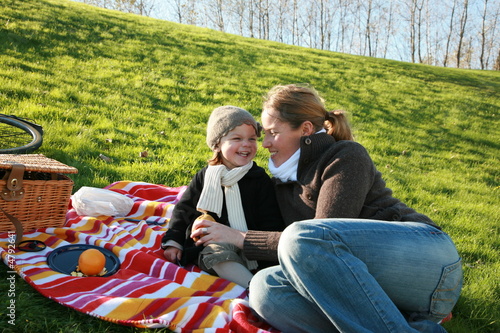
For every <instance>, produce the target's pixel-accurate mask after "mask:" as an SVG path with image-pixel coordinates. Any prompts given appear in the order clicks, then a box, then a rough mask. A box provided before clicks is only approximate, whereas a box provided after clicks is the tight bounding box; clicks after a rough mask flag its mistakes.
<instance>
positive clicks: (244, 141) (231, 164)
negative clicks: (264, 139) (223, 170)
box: [216, 124, 257, 169]
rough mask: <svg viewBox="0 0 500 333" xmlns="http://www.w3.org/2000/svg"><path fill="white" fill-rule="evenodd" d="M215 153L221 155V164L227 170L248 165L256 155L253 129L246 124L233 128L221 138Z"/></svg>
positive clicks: (255, 137) (255, 140)
mask: <svg viewBox="0 0 500 333" xmlns="http://www.w3.org/2000/svg"><path fill="white" fill-rule="evenodd" d="M216 151H218V152H220V153H221V154H222V161H223V162H222V163H224V165H225V166H226V167H227V168H228V169H233V168H236V167H240V166H243V165H246V164H248V163H250V161H252V159H253V158H254V157H255V154H256V153H257V135H256V134H255V128H254V127H253V126H252V125H247V124H243V125H240V126H237V127H235V128H234V129H233V130H232V131H230V132H229V133H228V134H227V135H226V136H223V137H222V138H221V140H220V143H219V145H218V147H217V148H216Z"/></svg>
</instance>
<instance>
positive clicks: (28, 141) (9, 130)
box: [0, 115, 43, 154]
mask: <svg viewBox="0 0 500 333" xmlns="http://www.w3.org/2000/svg"><path fill="white" fill-rule="evenodd" d="M42 142H43V132H42V130H41V126H38V125H35V124H31V123H30V122H28V121H25V120H23V119H21V118H18V117H16V116H9V115H0V154H25V153H30V152H32V151H34V150H36V149H38V148H39V147H40V146H41V145H42Z"/></svg>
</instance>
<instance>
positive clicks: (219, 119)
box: [207, 105, 261, 150]
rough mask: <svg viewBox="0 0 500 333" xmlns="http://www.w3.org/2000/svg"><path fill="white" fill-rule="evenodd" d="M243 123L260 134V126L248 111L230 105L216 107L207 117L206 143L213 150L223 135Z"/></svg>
mask: <svg viewBox="0 0 500 333" xmlns="http://www.w3.org/2000/svg"><path fill="white" fill-rule="evenodd" d="M243 124H247V125H252V126H253V128H255V133H256V134H257V136H260V130H261V126H260V124H259V123H257V122H256V121H255V119H254V118H253V116H252V115H251V114H250V112H248V111H246V110H243V109H242V108H239V107H236V106H232V105H225V106H220V107H218V108H216V109H215V110H213V111H212V114H211V115H210V118H209V119H208V124H207V145H208V146H209V147H210V149H212V150H214V149H215V147H216V146H217V144H218V143H219V142H220V139H221V138H222V137H223V136H225V135H227V133H229V132H230V131H231V130H233V129H234V128H235V127H238V126H240V125H243Z"/></svg>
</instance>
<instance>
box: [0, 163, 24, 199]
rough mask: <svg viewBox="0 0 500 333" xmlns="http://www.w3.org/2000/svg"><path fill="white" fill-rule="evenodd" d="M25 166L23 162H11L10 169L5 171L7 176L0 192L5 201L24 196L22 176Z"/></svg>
mask: <svg viewBox="0 0 500 333" xmlns="http://www.w3.org/2000/svg"><path fill="white" fill-rule="evenodd" d="M25 169H26V167H25V166H24V165H23V164H19V163H13V164H12V170H11V171H10V172H7V173H6V174H5V176H4V179H5V178H6V177H7V176H8V178H7V182H6V185H5V188H3V189H2V191H1V192H0V196H1V197H2V199H4V200H5V201H17V200H21V199H22V198H24V189H23V177H24V170H25Z"/></svg>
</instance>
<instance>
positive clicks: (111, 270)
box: [47, 244, 120, 276]
mask: <svg viewBox="0 0 500 333" xmlns="http://www.w3.org/2000/svg"><path fill="white" fill-rule="evenodd" d="M88 249H97V250H99V251H101V252H102V254H104V256H105V257H106V264H105V265H104V266H105V267H106V271H107V273H106V274H104V275H103V276H110V275H113V274H115V273H116V271H117V270H118V269H119V268H120V260H119V259H118V257H117V256H116V255H115V254H114V253H113V252H111V251H110V250H107V249H104V248H102V247H99V246H95V245H86V244H75V245H65V246H61V247H58V248H57V249H55V250H54V251H52V252H51V253H50V254H49V257H48V258H47V263H48V265H49V267H50V268H52V269H53V270H54V271H57V272H59V273H64V274H68V275H71V272H74V271H75V269H76V266H78V258H80V254H82V252H83V251H85V250H88Z"/></svg>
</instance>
